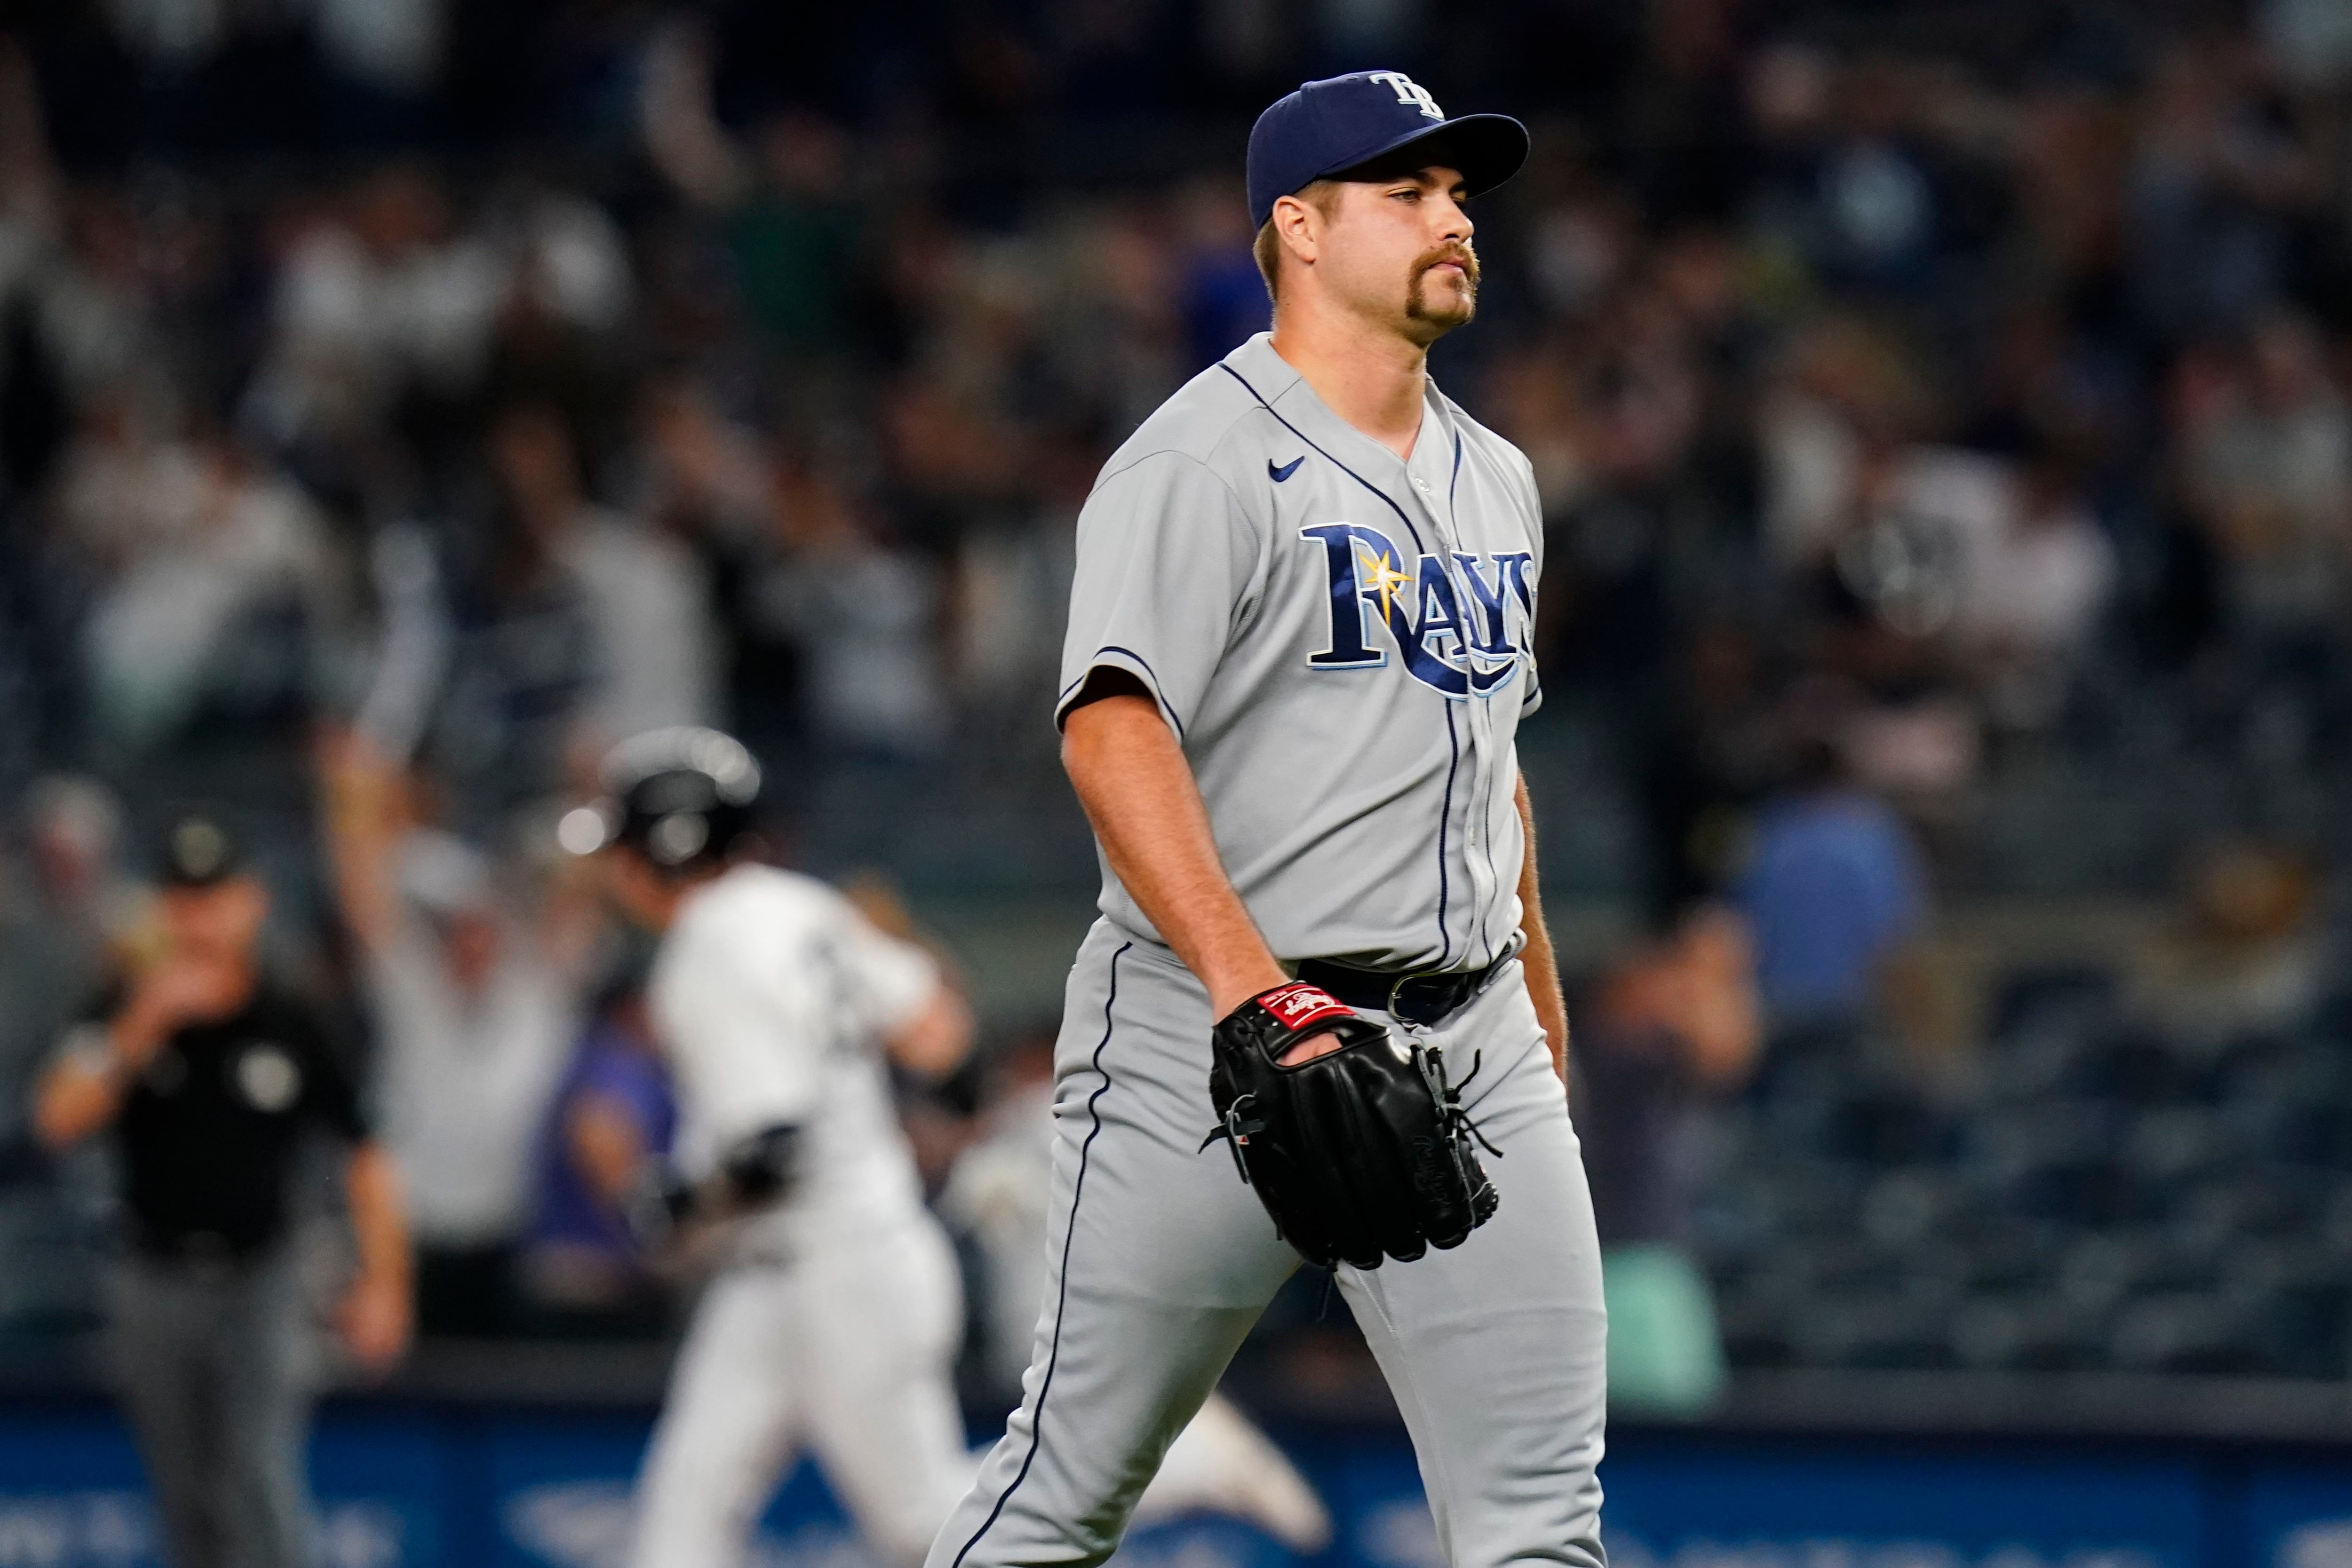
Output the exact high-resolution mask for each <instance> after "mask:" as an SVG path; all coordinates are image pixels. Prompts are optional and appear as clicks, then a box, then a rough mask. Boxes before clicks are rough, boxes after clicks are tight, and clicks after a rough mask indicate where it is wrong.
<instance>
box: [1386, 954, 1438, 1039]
mask: <svg viewBox="0 0 2352 1568" xmlns="http://www.w3.org/2000/svg"><path fill="white" fill-rule="evenodd" d="M1444 973H1445V971H1444V970H1443V969H1420V970H1416V971H1414V972H1413V973H1412V974H1409V975H1399V976H1398V977H1396V978H1395V979H1394V980H1393V981H1391V983H1390V985H1389V1017H1391V1018H1392V1019H1399V1020H1401V1021H1403V1022H1406V1023H1413V1024H1416V1025H1418V1027H1420V1028H1422V1029H1427V1028H1429V1027H1430V1024H1429V1023H1422V1022H1420V1020H1418V1019H1407V1018H1405V1016H1404V1013H1403V1012H1402V1009H1399V1008H1398V1006H1397V1003H1398V1001H1399V1000H1400V998H1402V997H1403V995H1404V988H1406V987H1407V986H1410V985H1412V983H1413V982H1414V981H1415V980H1432V979H1435V978H1437V977H1440V976H1442V975H1444ZM1430 1021H1431V1022H1432V1023H1433V1022H1435V1021H1436V1020H1434V1019H1432V1020H1430Z"/></svg>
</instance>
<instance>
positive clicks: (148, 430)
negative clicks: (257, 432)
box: [55, 392, 354, 808]
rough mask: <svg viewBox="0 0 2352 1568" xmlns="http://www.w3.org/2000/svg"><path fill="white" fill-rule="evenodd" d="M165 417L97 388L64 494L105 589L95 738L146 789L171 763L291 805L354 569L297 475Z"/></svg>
mask: <svg viewBox="0 0 2352 1568" xmlns="http://www.w3.org/2000/svg"><path fill="white" fill-rule="evenodd" d="M162 419H163V411H162V410H159V409H156V408H154V407H152V406H150V405H145V404H143V402H142V400H139V399H137V398H135V397H133V396H131V395H129V394H128V393H127V392H124V393H122V394H121V395H110V396H106V397H101V398H99V399H95V400H93V402H91V404H90V405H89V412H88V413H87V416H86V418H85V421H84V425H83V430H82V433H81V434H80V436H79V439H78V440H77V441H76V443H75V444H74V447H73V449H72V451H71V452H70V453H69V454H68V457H67V459H66V464H65V468H64V471H63V473H62V474H61V475H60V476H59V479H58V488H57V492H56V497H55V507H56V511H57V517H58V528H59V530H60V533H61V534H62V536H63V537H64V538H65V539H66V540H67V541H68V545H69V547H70V549H72V550H73V551H74V553H75V555H76V556H77V558H78V559H79V561H80V562H81V563H82V564H83V565H84V567H85V569H86V570H88V571H89V573H90V575H91V579H92V581H93V585H94V589H95V595H94V599H93V601H92V602H91V605H90V609H89V618H88V621H87V623H86V629H85V632H84V637H85V644H84V649H83V656H84V658H85V660H86V662H87V663H86V667H87V670H88V679H89V693H90V699H91V711H90V713H89V725H90V729H91V742H92V747H93V750H94V753H95V755H96V756H97V757H98V758H100V759H101V760H103V761H104V762H105V763H106V764H107V765H108V767H109V768H110V770H111V771H113V772H115V773H117V774H118V775H119V776H121V778H123V779H125V781H126V783H128V784H129V785H131V787H132V788H134V789H138V790H139V791H140V792H141V793H142V794H147V795H152V794H153V793H155V792H156V787H157V785H158V784H159V783H160V782H162V776H169V780H170V781H169V784H168V786H166V787H167V788H170V789H178V790H182V791H191V790H201V789H204V788H205V786H206V785H207V784H211V783H220V784H226V783H228V782H230V781H231V780H233V781H234V787H235V788H236V789H239V790H240V791H241V792H243V793H246V794H248V795H249V794H253V793H255V792H257V791H267V794H265V795H264V797H263V798H264V799H266V800H269V801H270V802H271V803H272V804H274V805H278V806H279V807H281V808H283V807H284V806H285V805H286V804H287V803H288V802H289V801H299V799H300V797H301V795H302V793H303V788H302V785H301V783H300V769H301V753H302V748H303V747H304V746H305V745H306V744H307V741H308V727H309V725H310V722H311V720H312V718H313V717H314V716H316V715H317V714H318V712H319V711H320V708H321V707H322V706H325V705H327V704H329V703H331V701H332V700H333V699H334V698H335V697H336V696H337V695H339V694H338V692H337V690H336V683H337V681H338V680H339V678H340V677H341V673H342V670H343V669H344V667H345V658H346V656H347V654H348V652H349V648H350V644H351V643H352V640H353V634H354V626H353V623H352V618H353V615H354V606H353V603H352V598H353V596H352V591H351V588H352V585H351V582H350V574H349V572H348V570H347V569H346V567H345V564H344V563H343V562H342V561H341V560H340V559H338V556H337V553H336V552H335V550H334V549H333V548H332V546H331V541H330V540H329V538H327V536H326V534H325V532H324V530H323V528H321V525H320V518H319V516H318V513H317V511H316V510H315V509H314V508H313V507H312V506H311V505H310V501H309V499H308V497H306V496H305V495H304V494H303V493H302V492H301V491H300V490H299V488H297V487H295V486H292V485H289V484H288V483H286V482H285V481H284V480H282V479H281V478H279V477H278V476H276V475H274V474H272V473H270V472H269V471H268V469H267V468H265V467H262V466H260V465H257V463H256V462H255V461H254V459H253V458H252V456H251V455H249V454H247V453H246V452H244V451H242V450H240V449H239V448H238V447H236V445H235V444H232V443H231V442H230V441H228V440H227V439H226V437H225V436H224V435H223V434H220V433H219V432H217V431H206V432H205V433H203V434H199V435H198V436H197V437H196V438H195V439H194V440H185V441H183V440H174V439H172V438H171V437H169V436H168V435H166V434H164V433H163V431H162V430H161V429H159V428H158V425H159V424H160V423H162ZM167 759H168V760H167ZM199 769H201V770H202V771H198V770H199ZM273 786H274V787H273Z"/></svg>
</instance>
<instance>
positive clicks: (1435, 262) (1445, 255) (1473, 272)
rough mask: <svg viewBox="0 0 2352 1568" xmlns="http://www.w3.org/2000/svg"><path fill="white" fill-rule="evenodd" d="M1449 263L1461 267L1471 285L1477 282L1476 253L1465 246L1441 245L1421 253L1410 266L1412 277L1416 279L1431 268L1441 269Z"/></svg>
mask: <svg viewBox="0 0 2352 1568" xmlns="http://www.w3.org/2000/svg"><path fill="white" fill-rule="evenodd" d="M1449 261H1450V262H1453V263H1454V265H1455V266H1457V267H1461V268H1462V271H1463V273H1464V274H1465V276H1466V277H1468V278H1469V279H1470V281H1471V282H1472V283H1475V282H1477V281H1478V253H1477V252H1475V251H1474V250H1472V249H1471V248H1470V247H1469V246H1466V245H1442V246H1438V247H1437V248H1436V249H1434V250H1432V251H1425V252H1423V255H1422V256H1421V258H1420V259H1419V260H1418V261H1415V262H1414V263H1413V264H1412V275H1413V277H1416V278H1418V277H1420V276H1421V275H1422V274H1423V273H1424V272H1427V271H1428V270H1429V269H1430V268H1431V267H1443V266H1444V265H1445V264H1446V263H1447V262H1449Z"/></svg>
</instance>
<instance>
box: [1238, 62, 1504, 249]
mask: <svg viewBox="0 0 2352 1568" xmlns="http://www.w3.org/2000/svg"><path fill="white" fill-rule="evenodd" d="M1408 147H1410V148H1412V149H1414V150H1415V151H1416V152H1417V153H1419V154H1420V155H1421V162H1422V163H1423V164H1429V163H1442V164H1444V165H1445V166H1446V167H1448V168H1451V169H1457V170H1459V171H1461V173H1462V179H1463V183H1465V184H1466V185H1467V186H1468V187H1469V190H1470V194H1472V195H1474V196H1475V195H1476V194H1478V193H1480V192H1482V191H1491V190H1493V189H1494V188H1495V187H1496V186H1497V185H1499V184H1501V183H1503V182H1504V181H1506V180H1507V179H1509V178H1510V177H1511V176H1512V175H1514V174H1516V173H1517V172H1519V166H1520V165H1521V164H1523V163H1525V162H1527V161H1528V128H1527V127H1526V126H1524V125H1521V124H1520V123H1519V122H1518V121H1517V120H1513V119H1512V118H1511V117H1510V116H1509V115H1507V114H1465V115H1462V116H1460V117H1459V118H1457V119H1454V120H1448V119H1447V118H1446V117H1445V111H1444V110H1442V109H1440V108H1438V107H1437V100H1436V99H1433V98H1432V97H1430V96H1429V89H1426V88H1424V87H1423V86H1422V85H1421V84H1420V83H1418V82H1416V81H1414V80H1413V79H1412V78H1411V77H1409V76H1407V75H1405V74H1404V73H1403V72H1402V71H1350V72H1349V74H1348V75H1346V76H1340V77H1327V78H1324V79H1323V80H1321V81H1310V82H1303V83H1301V84H1300V85H1299V88H1298V90H1297V92H1293V93H1288V94H1286V95H1285V96H1283V97H1281V98H1279V99H1276V100H1275V101H1274V103H1273V104H1272V105H1271V106H1269V107H1268V108H1267V110H1266V111H1265V113H1264V114H1261V115H1259V116H1258V117H1257V124H1256V125H1255V126H1253V127H1252V128H1251V130H1250V139H1249V204H1250V225H1251V226H1252V227H1253V228H1263V227H1265V220H1266V219H1267V218H1268V217H1270V216H1272V215H1273V214H1274V204H1275V203H1276V201H1278V200H1280V199H1281V198H1282V197H1284V196H1290V195H1296V194H1297V193H1299V192H1300V191H1303V190H1305V189H1306V188H1307V186H1309V185H1311V184H1313V183H1315V182H1316V181H1318V180H1327V179H1329V178H1330V177H1331V176H1332V175H1334V174H1344V173H1346V172H1348V171H1349V170H1350V169H1357V168H1361V167H1362V166H1363V165H1365V164H1367V163H1370V162H1374V161H1375V160H1380V159H1386V158H1387V157H1389V156H1390V155H1391V154H1392V153H1394V154H1402V152H1404V150H1405V149H1406V148H1408Z"/></svg>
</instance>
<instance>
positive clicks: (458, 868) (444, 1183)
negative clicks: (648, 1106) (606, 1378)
mask: <svg viewBox="0 0 2352 1568" xmlns="http://www.w3.org/2000/svg"><path fill="white" fill-rule="evenodd" d="M330 786H331V789H332V790H333V800H334V810H333V821H332V834H333V839H332V849H333V853H334V860H335V869H336V875H337V882H338V883H339V886H340V891H341V896H342V909H343V920H344V924H345V925H346V927H347V928H348V929H349V931H350V932H351V934H352V938H353V940H354V941H355V942H356V943H357V945H358V946H359V949H360V953H361V956H362V959H363V962H364V972H365V977H366V996H367V1000H368V1003H369V1009H370V1011H371V1012H372V1014H373V1019H374V1022H375V1028H376V1061H375V1072H374V1076H375V1080H376V1082H377V1086H378V1090H377V1092H378V1098H379V1099H380V1101H381V1103H382V1105H383V1136H384V1142H385V1144H386V1145H387V1146H388V1147H389V1148H390V1150H391V1152H392V1154H393V1156H394V1159H396V1160H397V1161H398V1162H399V1165H400V1167H401V1169H402V1171H403V1172H404V1175H405V1177H406V1181H407V1186H408V1193H409V1205H410V1211H411V1214H412V1217H413V1222H414V1228H415V1235H416V1241H417V1300H418V1315H419V1318H420V1321H421V1322H422V1324H423V1326H424V1328H425V1332H426V1333H449V1334H474V1335H481V1334H496V1333H507V1332H511V1331H512V1330H513V1329H514V1328H515V1327H516V1326H517V1324H518V1322H519V1312H518V1301H517V1299H516V1296H515V1290H514V1287H515V1280H514V1267H515V1261H516V1256H517V1250H518V1248H519V1246H520V1242H521V1239H522V1237H523V1233H524V1231H525V1228H527V1226H528V1225H529V1223H530V1216H531V1207H530V1206H531V1200H532V1197H533V1192H532V1182H533V1177H534V1175H535V1173H534V1171H533V1169H532V1160H531V1154H532V1146H533V1141H534V1139H535V1137H536V1135H537V1134H538V1130H539V1128H540V1126H541V1124H542V1122H543V1121H544V1120H545V1117H546V1114H547V1107H548V1104H549V1103H550V1100H551V1096H552V1095H553V1093H554V1091H555V1086H556V1082H557V1079H558V1077H559V1075H560V1074H561V1073H562V1070H563V1060H564V1053H565V1051H566V1050H567V1048H568V1047H569V1046H570V1044H571V1042H572V1039H573V1038H574V1035H575V1032H576V1030H577V1027H578V1014H579V989H580V983H579V975H580V971H581V969H582V967H583V963H584V961H585V951H584V940H583V938H584V935H585V934H584V933H583V932H582V931H581V930H579V929H577V928H576V927H577V925H578V922H577V921H576V920H574V921H572V922H570V923H569V924H568V925H567V922H566V920H565V915H566V913H567V912H566V911H565V909H564V907H563V905H562V903H561V901H558V900H547V899H543V901H542V903H541V906H540V907H538V908H536V909H532V908H530V907H528V906H519V905H518V904H517V902H516V900H515V899H514V897H513V895H512V894H511V892H510V891H509V890H508V889H505V888H502V887H501V886H500V885H499V882H500V876H499V872H498V870H497V869H496V868H495V867H494V866H493V864H492V863H491V862H490V861H489V859H488V857H487V856H486V855H484V854H483V853H482V852H480V851H478V850H477V849H475V848H473V847H472V846H471V845H468V844H467V843H466V842H464V841H462V840H459V839H457V838H454V837H452V836H451V835H449V834H447V833H446V832H441V831H436V830H433V829H428V828H420V827H416V826H415V825H413V823H412V822H411V821H409V819H408V818H407V817H406V815H405V814H404V811H403V809H402V804H401V800H400V798H399V796H400V792H399V782H398V779H397V776H396V775H394V774H393V773H392V772H391V771H390V770H389V769H387V768H384V767H383V764H382V761H381V759H379V758H374V757H373V756H372V755H371V754H370V753H369V752H368V750H367V748H366V743H365V742H364V741H362V740H358V739H352V740H348V741H344V742H341V743H339V744H338V745H337V746H336V747H333V756H332V760H331V775H330Z"/></svg>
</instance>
